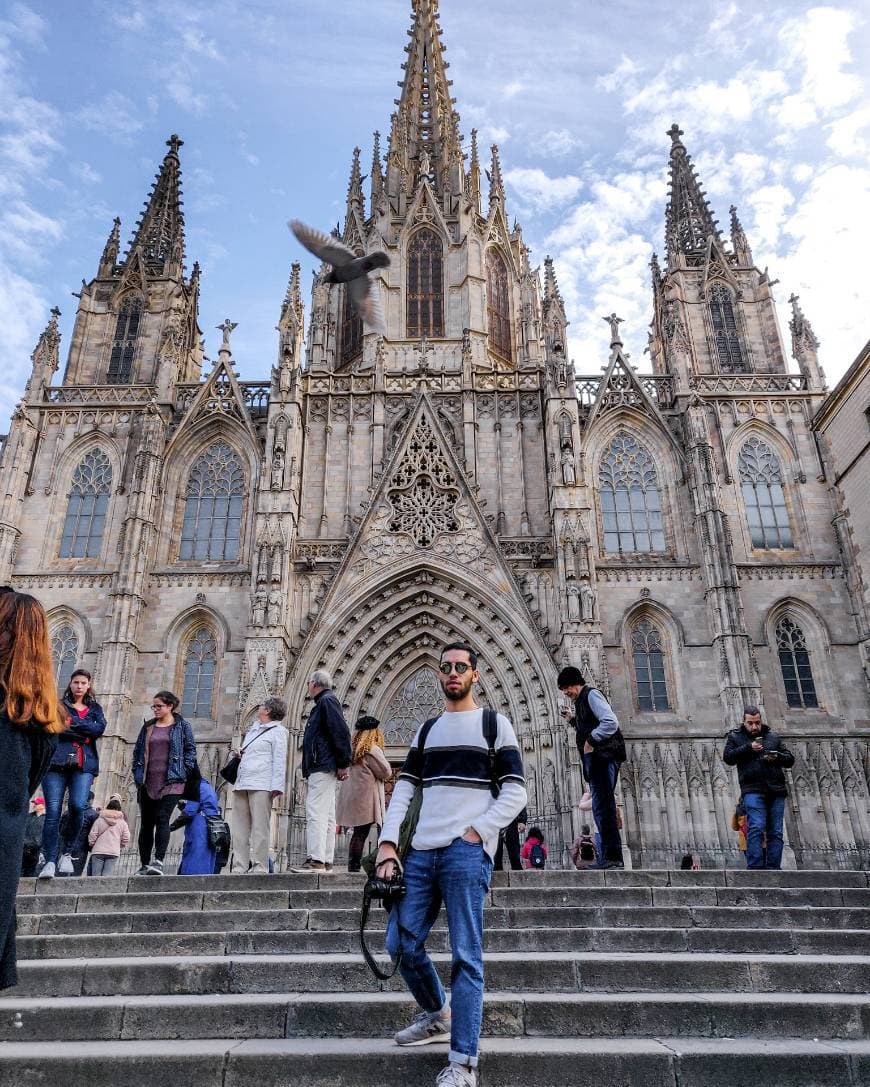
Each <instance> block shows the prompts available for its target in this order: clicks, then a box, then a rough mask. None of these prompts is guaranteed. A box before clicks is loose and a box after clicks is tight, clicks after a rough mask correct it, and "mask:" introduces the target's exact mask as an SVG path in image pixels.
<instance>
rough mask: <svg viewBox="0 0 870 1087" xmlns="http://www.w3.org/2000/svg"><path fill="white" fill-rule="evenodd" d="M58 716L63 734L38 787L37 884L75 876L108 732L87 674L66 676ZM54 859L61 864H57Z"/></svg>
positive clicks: (80, 672)
mask: <svg viewBox="0 0 870 1087" xmlns="http://www.w3.org/2000/svg"><path fill="white" fill-rule="evenodd" d="M61 712H62V713H64V714H65V715H66V718H67V728H66V731H65V732H62V733H61V734H60V738H59V741H58V745H57V749H56V750H55V753H54V756H53V758H52V760H51V766H50V767H49V770H48V773H47V774H46V775H45V777H44V779H43V782H42V793H43V796H44V797H45V823H44V824H43V827H42V855H43V857H44V858H45V864H44V865H43V867H42V869H41V870H40V872H39V878H40V879H50V878H51V877H52V876H53V875H54V874H55V871H57V873H58V874H59V875H61V876H71V875H72V874H73V859H72V850H73V846H74V845H75V842H76V841H77V840H78V837H79V834H80V833H81V829H82V820H83V818H84V814H85V809H86V808H87V806H88V796H89V795H90V792H91V785H92V784H93V781H94V778H95V777H96V776H97V774H99V772H100V759H99V756H98V755H97V740H98V739H99V738H100V736H102V735H103V733H104V732H105V731H106V718H105V717H104V715H103V709H102V706H101V705H100V704H99V702H97V700H96V698H95V697H94V689H93V686H92V684H91V673H90V672H86V671H85V670H84V668H76V670H75V671H74V672H73V674H72V675H71V676H70V679H69V684H68V686H67V689H66V690H65V691H64V693H63V698H62V705H61ZM64 793H66V794H67V808H68V811H69V817H68V819H67V822H66V830H65V835H64V839H63V841H62V842H61V841H60V834H59V828H60V815H61V810H62V808H63V798H64ZM58 853H60V860H57V857H58ZM55 866H56V867H55Z"/></svg>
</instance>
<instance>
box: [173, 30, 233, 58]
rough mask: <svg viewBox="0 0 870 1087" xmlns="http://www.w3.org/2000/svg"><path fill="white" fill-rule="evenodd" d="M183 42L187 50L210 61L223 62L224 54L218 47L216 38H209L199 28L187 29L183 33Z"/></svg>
mask: <svg viewBox="0 0 870 1087" xmlns="http://www.w3.org/2000/svg"><path fill="white" fill-rule="evenodd" d="M181 40H182V42H183V43H184V46H185V48H186V49H189V50H190V51H191V52H192V53H199V54H200V55H201V56H204V57H207V58H208V59H209V60H223V59H224V58H223V54H222V53H221V51H220V49H218V47H217V43H216V42H215V40H214V38H207V37H206V36H205V34H203V32H202V31H201V30H199V29H198V28H197V27H186V28H185V29H184V30H183V31H182V32H181Z"/></svg>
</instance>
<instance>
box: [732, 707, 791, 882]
mask: <svg viewBox="0 0 870 1087" xmlns="http://www.w3.org/2000/svg"><path fill="white" fill-rule="evenodd" d="M722 758H723V760H724V761H725V762H726V763H727V764H728V765H729V766H736V767H737V779H738V781H739V782H740V792H741V793H742V795H743V805H744V807H745V808H746V818H747V824H748V825H747V828H746V867H747V868H780V867H781V866H782V820H783V815H784V814H785V798H786V797H787V796H788V789H787V788H786V784H785V774H784V773H783V770H786V769H788V767H790V766H794V755H792V753H791V752H790V751H789V750H788V748H787V747H786V746H785V744H784V743H783V742H782V739H781V738H780V736H779V734H778V733H776V732H774V731H773V730H772V729H771V728H770V727H769V726H768V725H765V724H762V721H761V710H759V708H758V706H744V708H743V724H742V725H741V726H740V728H736V729H734V731H733V732H729V733H728V738H727V740H726V741H725V750H724V751H723V752H722Z"/></svg>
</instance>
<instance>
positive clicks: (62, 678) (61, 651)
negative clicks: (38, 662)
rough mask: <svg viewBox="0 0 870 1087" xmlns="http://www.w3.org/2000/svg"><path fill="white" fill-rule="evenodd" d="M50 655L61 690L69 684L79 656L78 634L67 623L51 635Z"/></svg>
mask: <svg viewBox="0 0 870 1087" xmlns="http://www.w3.org/2000/svg"><path fill="white" fill-rule="evenodd" d="M51 657H52V660H53V661H54V674H55V676H57V688H58V690H59V691H61V692H63V691H65V690H66V689H67V687H68V686H69V677H70V676H71V675H72V673H73V671H74V669H75V666H76V661H77V660H78V657H79V639H78V635H77V634H76V632H75V631H74V630H73V628H72V627H71V626H70V625H69V624H68V623H64V625H63V626H62V627H58V628H57V630H56V631H55V632H54V634H53V635H52V638H51Z"/></svg>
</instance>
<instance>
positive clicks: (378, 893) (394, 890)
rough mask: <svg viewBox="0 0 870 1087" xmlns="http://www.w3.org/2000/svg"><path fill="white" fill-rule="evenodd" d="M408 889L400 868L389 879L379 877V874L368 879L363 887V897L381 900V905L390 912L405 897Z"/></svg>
mask: <svg viewBox="0 0 870 1087" xmlns="http://www.w3.org/2000/svg"><path fill="white" fill-rule="evenodd" d="M406 890H407V888H406V887H405V880H404V877H403V876H402V873H401V872H400V871H399V870H398V869H394V871H393V875H392V876H391V877H390V878H389V879H379V878H378V877H377V876H373V877H372V878H371V879H370V880H368V881H367V882H366V885H365V887H364V888H363V899H364V900H366V901H368V902H372V901H373V900H378V901H380V903H381V905H382V906H383V907H384V909H385V910H386V911H387V913H389V912H390V910H391V909H392V908H393V906H395V905H396V903H397V902H399V901H400V900H401V899H403V898H404V897H405V891H406Z"/></svg>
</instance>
